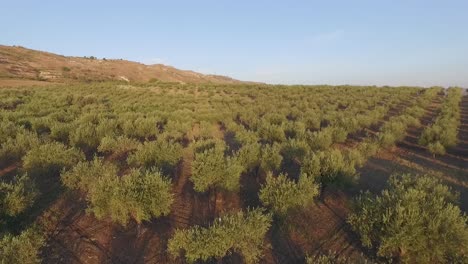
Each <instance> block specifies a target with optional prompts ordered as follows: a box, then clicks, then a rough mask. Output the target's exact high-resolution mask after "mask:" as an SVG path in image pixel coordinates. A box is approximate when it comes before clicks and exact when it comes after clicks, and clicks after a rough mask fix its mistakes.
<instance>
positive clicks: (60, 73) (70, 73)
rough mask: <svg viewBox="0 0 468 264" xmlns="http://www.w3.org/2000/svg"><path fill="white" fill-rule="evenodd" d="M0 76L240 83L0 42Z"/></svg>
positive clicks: (152, 66) (191, 73)
mask: <svg viewBox="0 0 468 264" xmlns="http://www.w3.org/2000/svg"><path fill="white" fill-rule="evenodd" d="M0 78H13V79H28V80H40V81H52V82H64V81H106V80H123V81H134V82H148V81H150V80H159V81H164V82H180V83H240V81H238V80H234V79H232V78H229V77H225V76H219V75H204V74H201V73H197V72H193V71H185V70H179V69H176V68H174V67H171V66H166V65H163V64H154V65H145V64H142V63H138V62H133V61H127V60H121V59H117V60H116V59H97V58H95V57H90V58H89V57H86V58H85V57H67V56H62V55H57V54H53V53H48V52H43V51H37V50H31V49H27V48H23V47H19V46H13V47H10V46H3V45H0Z"/></svg>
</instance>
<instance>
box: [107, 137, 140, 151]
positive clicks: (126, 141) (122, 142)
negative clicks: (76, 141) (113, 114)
mask: <svg viewBox="0 0 468 264" xmlns="http://www.w3.org/2000/svg"><path fill="white" fill-rule="evenodd" d="M139 146H140V143H139V142H138V141H137V140H135V139H132V138H128V137H125V136H119V137H104V138H103V139H102V140H101V144H99V147H98V151H99V152H101V153H113V154H114V155H117V156H120V155H122V154H125V153H127V152H129V151H132V150H136V149H138V147H139Z"/></svg>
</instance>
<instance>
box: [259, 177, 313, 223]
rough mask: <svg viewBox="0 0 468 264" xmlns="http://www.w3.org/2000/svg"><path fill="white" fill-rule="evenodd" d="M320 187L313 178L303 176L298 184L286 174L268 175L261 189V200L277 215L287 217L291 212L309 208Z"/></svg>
mask: <svg viewBox="0 0 468 264" xmlns="http://www.w3.org/2000/svg"><path fill="white" fill-rule="evenodd" d="M318 191H319V186H318V185H317V184H316V183H315V182H314V180H313V178H312V177H310V176H307V175H306V174H302V175H301V176H300V177H299V181H298V182H297V183H296V182H294V181H292V180H290V179H288V178H287V176H285V175H284V174H280V175H278V176H277V177H274V176H273V175H272V174H271V173H269V174H268V175H267V178H266V184H265V185H263V186H262V189H260V194H259V197H260V200H261V201H262V203H263V204H264V205H265V206H267V207H269V208H271V209H272V210H273V212H275V213H276V214H279V215H282V216H285V215H286V214H287V213H288V211H289V210H291V209H295V208H299V207H307V206H308V205H310V204H311V203H312V202H313V199H314V197H315V196H316V195H317V194H318Z"/></svg>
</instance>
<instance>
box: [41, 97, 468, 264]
mask: <svg viewBox="0 0 468 264" xmlns="http://www.w3.org/2000/svg"><path fill="white" fill-rule="evenodd" d="M441 101H442V100H441V98H439V99H437V100H435V101H434V103H433V104H432V105H431V106H430V107H429V108H428V109H427V112H426V114H425V116H424V117H423V118H422V120H421V121H422V126H421V127H419V128H410V129H408V135H407V137H406V138H405V140H404V141H403V142H400V143H398V144H397V145H396V146H395V147H394V148H392V149H389V150H383V151H380V152H379V153H378V154H377V155H376V156H374V157H372V158H370V159H369V160H368V162H367V163H366V164H365V165H364V166H363V167H362V168H360V169H359V173H360V175H361V177H360V179H359V182H358V184H357V187H356V188H357V189H355V190H353V191H349V192H343V191H339V190H336V189H331V188H326V189H325V190H324V191H323V192H322V194H321V197H320V198H319V199H317V201H316V202H315V204H314V205H312V206H310V207H309V208H307V209H306V210H304V211H301V212H295V213H293V214H291V215H289V216H288V218H287V219H283V220H281V221H277V220H275V222H274V223H273V226H272V228H271V229H270V231H269V232H268V234H267V237H266V239H265V242H266V243H267V244H269V248H268V249H266V250H265V252H264V254H265V256H264V258H263V259H262V261H261V263H301V262H302V261H303V260H304V257H305V256H306V255H311V256H313V255H317V254H321V253H328V252H330V251H331V252H335V253H336V254H338V255H341V256H347V257H351V258H353V257H357V256H360V255H361V254H364V253H365V250H364V249H363V248H361V246H360V242H359V239H358V238H357V237H356V236H355V235H354V234H353V233H352V232H351V230H350V228H349V226H348V225H347V223H346V217H347V214H348V212H349V208H350V201H351V198H352V196H353V195H355V194H356V193H357V192H358V191H363V190H370V191H371V192H375V193H377V192H380V190H382V189H383V188H384V187H385V182H386V180H387V179H388V177H389V176H390V175H391V174H393V173H401V172H410V173H430V174H433V175H435V176H438V177H440V178H441V179H442V180H443V181H444V182H445V183H447V184H449V185H450V186H451V187H452V188H453V189H454V190H456V191H458V192H460V201H461V203H460V205H461V208H462V209H463V210H464V211H465V212H467V211H468V168H467V164H468V160H467V159H468V154H467V153H468V96H465V97H464V98H463V102H462V120H461V122H462V125H461V126H460V129H459V144H458V145H457V146H456V147H454V148H452V149H449V150H448V152H447V154H446V155H443V156H437V157H433V156H432V155H431V154H430V153H428V152H427V150H426V149H424V148H423V147H421V146H418V145H417V139H418V138H419V135H420V134H421V132H422V131H423V129H424V127H425V126H427V125H429V124H430V123H431V121H432V120H433V119H434V117H435V116H436V115H437V114H438V112H439V108H440V105H441ZM395 114H397V112H395V111H390V112H389V115H390V116H391V115H395ZM386 118H387V119H388V117H386ZM377 128H378V127H374V128H372V129H370V131H371V132H372V131H375V130H376V129H377ZM194 129H195V130H196V128H194ZM223 133H224V131H223V129H222V128H219V129H218V130H217V131H216V134H217V135H218V137H219V138H223ZM193 134H196V131H194V133H193ZM226 137H227V136H226V135H224V138H226ZM190 140H193V138H190ZM349 140H350V141H356V140H359V136H357V135H355V136H352V137H350V139H349ZM348 143H349V144H350V145H353V144H355V143H356V142H354V143H353V142H348ZM192 160H193V151H192V150H191V149H190V145H189V146H188V147H187V148H186V149H185V151H184V154H183V159H182V161H181V162H180V164H179V166H178V167H177V169H176V170H175V172H174V175H173V181H174V187H173V192H174V194H175V202H174V204H173V208H172V211H171V214H170V215H169V216H167V217H162V218H159V219H156V220H153V221H151V222H147V223H143V224H140V225H137V224H131V225H130V226H128V227H126V228H123V227H121V226H118V225H116V224H113V223H112V222H111V221H110V220H109V219H108V220H100V221H98V220H97V219H95V218H94V217H93V216H92V215H89V214H86V210H85V207H86V201H85V200H84V199H83V197H81V196H80V195H79V194H77V193H65V194H63V195H62V196H61V197H60V198H59V199H57V201H56V202H55V203H54V204H53V206H51V208H50V209H49V210H48V213H46V214H45V215H44V216H43V221H44V222H46V223H48V225H47V226H49V228H50V230H49V232H50V239H49V241H48V243H49V246H47V248H46V249H45V251H44V252H43V258H44V261H45V263H184V262H183V260H180V259H172V258H170V257H169V256H168V254H167V252H166V245H167V240H168V239H169V238H170V237H171V235H172V233H173V232H174V231H175V230H176V229H177V228H187V227H189V226H191V225H195V224H196V225H202V226H206V225H208V224H209V223H210V222H211V221H212V220H213V219H214V218H215V217H218V216H220V215H222V214H223V212H224V211H230V210H239V209H240V208H245V207H256V206H258V205H259V200H258V190H259V189H260V186H261V183H262V182H263V181H264V179H263V178H264V175H258V174H257V173H256V172H250V173H246V174H244V175H242V177H241V186H242V187H241V190H240V192H239V193H238V194H231V195H229V194H225V193H222V192H219V193H207V194H199V193H196V192H195V191H194V190H193V184H192V183H191V181H190V180H189V178H190V176H191V162H192ZM223 263H239V258H238V256H236V255H232V256H230V257H227V258H225V259H224V260H223Z"/></svg>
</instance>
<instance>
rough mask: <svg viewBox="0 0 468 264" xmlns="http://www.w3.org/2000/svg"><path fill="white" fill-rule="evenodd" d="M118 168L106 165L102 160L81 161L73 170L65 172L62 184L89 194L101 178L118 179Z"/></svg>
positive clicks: (62, 176) (62, 175)
mask: <svg viewBox="0 0 468 264" xmlns="http://www.w3.org/2000/svg"><path fill="white" fill-rule="evenodd" d="M117 172H118V168H117V166H115V165H113V164H112V163H104V162H103V161H102V159H99V158H94V160H93V161H89V162H88V161H80V162H78V164H76V166H74V167H73V168H72V169H71V170H68V171H63V172H62V174H61V179H62V183H63V184H64V185H65V186H66V187H68V188H70V189H75V190H81V191H83V192H88V191H89V190H90V189H91V188H92V187H93V186H94V184H95V183H96V181H98V180H99V179H101V178H113V177H116V175H117Z"/></svg>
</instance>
